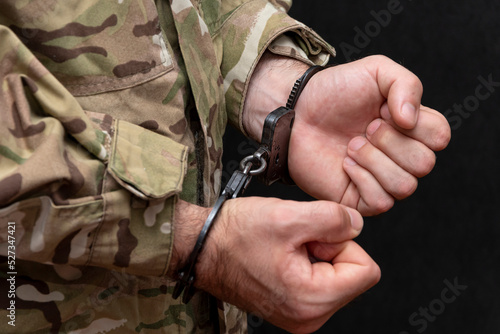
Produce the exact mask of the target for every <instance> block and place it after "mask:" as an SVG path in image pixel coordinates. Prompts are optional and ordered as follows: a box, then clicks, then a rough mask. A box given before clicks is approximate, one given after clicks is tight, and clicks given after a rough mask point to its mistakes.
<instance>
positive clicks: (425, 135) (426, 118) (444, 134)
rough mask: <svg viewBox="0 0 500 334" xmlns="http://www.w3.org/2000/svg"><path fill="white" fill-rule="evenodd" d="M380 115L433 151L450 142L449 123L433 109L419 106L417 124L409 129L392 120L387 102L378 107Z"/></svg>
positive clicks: (442, 147) (439, 149)
mask: <svg viewBox="0 0 500 334" xmlns="http://www.w3.org/2000/svg"><path fill="white" fill-rule="evenodd" d="M380 115H381V116H382V118H383V119H384V120H385V121H386V122H387V123H388V124H391V125H393V126H394V127H395V128H396V129H397V130H399V131H400V132H401V133H403V134H405V135H406V136H408V137H411V138H413V139H415V140H418V141H420V142H421V143H423V144H424V145H426V146H427V147H429V148H430V149H431V150H433V151H441V150H443V149H444V148H445V147H446V146H447V145H448V143H449V142H450V139H451V129H450V125H449V124H448V121H447V120H446V118H445V117H444V116H443V115H442V114H441V113H439V112H438V111H436V110H434V109H431V108H427V107H425V106H420V112H419V116H418V121H417V124H416V125H415V127H414V128H413V129H410V130H408V129H404V128H401V127H399V126H398V125H397V124H396V123H395V122H394V120H393V119H392V117H391V113H390V112H389V107H388V106H387V104H384V105H383V106H382V108H381V109H380Z"/></svg>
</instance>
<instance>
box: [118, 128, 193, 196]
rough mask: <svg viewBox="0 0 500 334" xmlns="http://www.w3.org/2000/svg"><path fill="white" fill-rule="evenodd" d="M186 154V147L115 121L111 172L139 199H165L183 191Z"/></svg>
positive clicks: (148, 131)
mask: <svg viewBox="0 0 500 334" xmlns="http://www.w3.org/2000/svg"><path fill="white" fill-rule="evenodd" d="M187 154H188V148H187V146H184V145H182V144H179V143H177V142H175V141H173V140H172V139H170V138H168V137H165V136H162V135H159V134H157V133H155V132H153V131H150V130H147V129H144V128H142V127H140V126H138V125H134V124H132V123H128V122H125V121H121V120H116V121H115V135H114V138H113V144H112V148H111V157H110V160H109V171H110V173H111V175H113V177H114V178H115V179H116V181H117V182H118V183H120V184H121V185H122V186H123V187H125V188H126V189H128V190H129V191H131V192H132V193H134V195H136V196H139V197H141V198H144V199H149V198H166V197H169V196H171V195H174V194H178V193H180V192H181V190H182V182H183V179H184V176H185V175H186V171H187Z"/></svg>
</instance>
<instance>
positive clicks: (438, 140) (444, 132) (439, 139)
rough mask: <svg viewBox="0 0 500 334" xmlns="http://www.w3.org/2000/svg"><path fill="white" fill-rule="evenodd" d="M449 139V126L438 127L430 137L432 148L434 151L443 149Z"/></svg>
mask: <svg viewBox="0 0 500 334" xmlns="http://www.w3.org/2000/svg"><path fill="white" fill-rule="evenodd" d="M450 140H451V129H450V127H449V126H441V127H439V128H438V129H437V130H436V131H435V133H434V136H433V137H432V147H431V148H432V149H433V150H436V151H441V150H443V149H444V148H445V147H446V146H448V144H449V142H450Z"/></svg>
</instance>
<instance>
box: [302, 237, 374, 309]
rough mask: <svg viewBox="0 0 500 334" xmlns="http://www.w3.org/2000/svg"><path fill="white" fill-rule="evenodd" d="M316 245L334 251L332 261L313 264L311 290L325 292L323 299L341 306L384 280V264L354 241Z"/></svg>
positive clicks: (323, 249)
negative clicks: (374, 259) (379, 262)
mask: <svg viewBox="0 0 500 334" xmlns="http://www.w3.org/2000/svg"><path fill="white" fill-rule="evenodd" d="M312 248H313V249H314V248H316V249H321V251H318V253H323V254H324V253H327V252H329V253H330V254H331V255H333V256H332V258H331V260H330V261H329V262H317V263H314V264H312V272H311V284H312V285H311V288H312V290H313V291H312V292H311V293H312V294H313V295H314V294H316V293H315V292H317V295H321V294H323V296H324V300H323V302H330V303H331V304H333V305H335V306H336V307H339V308H340V307H342V306H343V305H345V304H346V303H348V302H349V301H350V300H352V299H354V298H355V297H356V296H358V295H360V294H361V293H363V292H365V291H366V290H368V289H369V288H371V287H372V286H373V285H375V284H376V283H377V282H378V281H379V280H380V268H379V267H378V265H377V264H376V263H375V261H373V259H372V258H371V257H370V256H369V255H368V254H367V253H366V252H365V251H364V250H363V249H362V248H361V247H360V246H359V245H358V244H357V243H355V242H354V241H346V242H343V243H341V244H330V245H325V244H318V245H317V246H314V245H313V246H312ZM316 249H314V250H316Z"/></svg>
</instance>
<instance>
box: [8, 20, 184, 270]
mask: <svg viewBox="0 0 500 334" xmlns="http://www.w3.org/2000/svg"><path fill="white" fill-rule="evenodd" d="M0 45H2V47H1V50H0V64H1V66H0V83H1V86H0V118H1V120H2V121H1V122H0V255H2V256H8V249H9V248H8V245H12V244H14V243H15V249H16V252H15V255H16V258H17V260H29V261H36V262H40V263H45V264H53V265H54V267H55V268H56V271H57V268H60V267H64V266H66V267H67V266H72V267H78V266H86V265H90V266H99V267H104V268H108V269H114V270H124V271H125V272H128V273H131V274H137V275H163V274H165V273H166V270H167V268H168V264H169V260H170V253H171V247H172V238H173V236H172V228H171V226H172V219H173V218H172V217H173V208H174V204H175V198H176V196H173V195H175V194H178V193H179V192H180V190H181V188H182V180H183V178H184V175H185V173H186V161H187V148H186V147H185V146H183V145H181V144H178V143H176V142H174V141H172V140H171V139H169V138H167V137H164V136H161V135H158V134H156V133H154V132H151V131H148V130H146V129H144V128H142V127H139V126H137V125H134V124H131V123H127V122H125V121H120V120H115V119H112V118H111V117H110V116H106V115H103V114H97V113H91V112H87V111H84V110H82V108H81V106H80V105H79V104H78V102H77V101H76V100H75V98H74V97H73V96H72V95H71V94H70V93H69V92H68V91H67V90H66V89H65V88H64V86H62V85H61V84H60V83H59V82H58V80H57V79H56V78H55V77H54V76H53V75H52V74H51V73H50V72H49V71H48V70H47V69H46V68H45V67H44V66H43V65H42V64H41V63H40V62H39V61H38V60H37V59H36V58H35V57H34V55H33V54H32V53H31V51H30V50H28V49H27V48H26V46H25V45H23V43H21V41H20V40H19V39H18V37H17V36H16V35H15V34H14V33H13V32H12V31H11V30H10V29H9V28H7V27H5V26H0ZM131 221H133V222H134V224H131V223H130V222H131ZM10 226H15V231H13V230H12V228H11V227H10Z"/></svg>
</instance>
